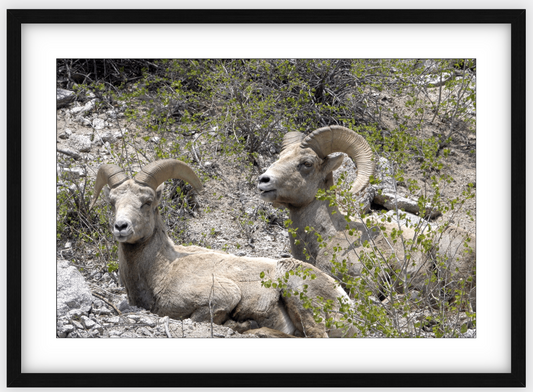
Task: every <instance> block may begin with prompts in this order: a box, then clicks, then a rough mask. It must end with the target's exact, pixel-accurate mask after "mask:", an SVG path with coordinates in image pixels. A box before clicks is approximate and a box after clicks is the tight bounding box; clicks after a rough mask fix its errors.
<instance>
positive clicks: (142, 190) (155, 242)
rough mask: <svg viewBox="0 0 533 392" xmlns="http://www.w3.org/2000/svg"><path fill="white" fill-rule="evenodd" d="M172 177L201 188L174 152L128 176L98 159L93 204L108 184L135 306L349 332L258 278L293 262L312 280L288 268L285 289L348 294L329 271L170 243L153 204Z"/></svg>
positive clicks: (292, 331) (289, 328)
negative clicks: (329, 324)
mask: <svg viewBox="0 0 533 392" xmlns="http://www.w3.org/2000/svg"><path fill="white" fill-rule="evenodd" d="M170 178H179V179H182V180H184V181H187V182H188V183H190V184H191V185H192V186H193V187H194V188H195V189H196V190H201V189H202V184H201V182H200V180H199V179H198V177H197V176H196V174H195V173H194V172H193V170H192V169H191V168H190V167H189V166H187V165H186V164H185V163H183V162H180V161H178V160H175V159H166V160H161V161H156V162H152V163H150V164H148V165H146V166H145V167H143V168H142V170H141V171H140V172H139V173H137V174H136V175H135V177H134V178H133V179H130V178H129V177H128V176H127V175H126V173H125V172H124V170H122V169H121V168H120V167H119V166H117V165H112V164H106V165H102V166H101V167H100V168H99V170H98V174H97V178H96V182H95V191H94V196H93V200H92V203H91V208H92V207H93V206H94V204H95V202H96V200H97V199H98V195H99V194H100V191H101V190H102V188H103V187H104V186H105V185H108V186H109V188H110V191H109V193H108V196H107V199H108V201H109V202H110V204H111V205H112V206H113V208H114V218H113V219H112V221H111V224H112V228H113V235H114V237H115V239H116V240H117V241H118V243H119V271H120V278H121V281H122V283H123V284H124V287H125V288H126V292H127V294H128V299H129V301H130V303H131V304H132V305H135V306H139V307H143V308H145V309H149V310H150V311H152V312H154V313H156V314H158V315H160V316H169V317H172V318H175V319H183V318H188V317H190V318H191V319H192V320H194V321H198V322H209V321H210V320H213V322H215V323H217V324H224V323H226V325H228V326H231V327H234V328H236V329H237V330H239V328H241V330H245V329H247V328H248V329H249V328H254V327H255V328H260V327H261V328H263V329H262V331H264V329H265V328H266V329H268V328H270V329H273V330H277V331H281V332H283V333H285V334H289V335H297V336H308V337H328V336H331V337H338V336H343V335H344V334H346V333H352V334H353V331H343V330H342V329H335V328H333V329H331V330H329V331H326V329H325V324H324V322H322V323H317V322H315V320H314V318H313V314H312V312H310V311H309V310H306V309H304V308H303V306H302V305H301V304H300V302H299V301H297V300H296V298H294V297H284V296H282V290H281V289H280V288H266V287H263V286H262V285H261V277H260V274H261V272H263V271H264V272H265V274H266V276H265V279H268V278H270V279H272V280H273V281H275V280H276V279H277V278H278V277H284V276H289V275H290V273H291V271H293V270H295V269H297V268H298V267H305V268H312V269H313V270H314V273H315V274H316V279H315V280H312V281H307V282H302V280H301V279H300V278H298V277H297V276H296V275H290V279H289V280H288V283H287V285H288V288H289V289H301V287H302V286H303V283H307V285H308V289H307V290H308V296H309V297H310V298H316V297H317V296H321V297H323V298H324V299H331V300H333V301H334V302H338V300H337V299H338V298H341V297H342V298H344V300H346V301H347V300H349V299H348V297H347V295H346V293H345V292H344V290H343V289H341V288H340V287H338V285H336V282H335V281H334V280H333V279H332V278H330V277H329V276H327V275H326V274H324V273H322V272H321V271H319V270H318V269H316V268H315V267H313V266H311V265H309V264H307V263H303V262H301V261H299V260H295V259H281V260H273V259H268V258H252V257H237V256H234V255H230V254H227V253H225V252H221V251H214V250H210V249H205V248H201V247H197V246H179V245H174V243H173V242H172V240H171V239H170V238H169V237H168V236H167V232H166V228H165V226H164V223H163V220H162V219H161V216H160V214H159V208H158V204H159V201H160V199H161V194H162V191H163V187H164V184H163V183H164V182H165V181H166V180H167V179H170ZM339 317H340V316H339ZM337 321H338V320H337ZM241 332H242V331H241ZM276 334H277V335H279V334H278V333H277V332H276V333H274V334H273V335H276Z"/></svg>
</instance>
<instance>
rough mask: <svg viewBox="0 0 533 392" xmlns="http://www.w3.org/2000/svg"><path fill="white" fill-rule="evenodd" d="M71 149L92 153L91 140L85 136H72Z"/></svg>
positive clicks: (70, 139) (69, 141)
mask: <svg viewBox="0 0 533 392" xmlns="http://www.w3.org/2000/svg"><path fill="white" fill-rule="evenodd" d="M68 143H69V147H71V148H73V149H74V150H77V151H80V152H88V151H91V139H90V138H89V137H88V136H85V135H76V134H74V135H72V136H71V137H70V138H69V139H68Z"/></svg>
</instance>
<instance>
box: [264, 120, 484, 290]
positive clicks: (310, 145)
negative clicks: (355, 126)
mask: <svg viewBox="0 0 533 392" xmlns="http://www.w3.org/2000/svg"><path fill="white" fill-rule="evenodd" d="M335 152H344V153H346V154H348V156H350V157H351V159H352V160H353V161H354V163H355V164H356V166H357V170H358V175H357V178H356V180H355V182H354V184H353V186H352V188H351V192H352V193H353V194H355V195H357V194H358V193H359V192H361V191H362V190H364V189H365V187H366V186H367V185H368V184H369V179H370V176H371V175H373V173H374V160H373V153H372V150H371V148H370V146H369V145H368V143H367V142H366V140H365V139H364V138H363V137H362V136H360V135H358V134H356V133H355V132H354V131H352V130H350V129H347V128H344V127H341V126H331V127H324V128H320V129H317V130H315V131H314V132H312V133H311V134H310V135H308V136H307V137H306V136H305V135H304V134H302V133H300V132H289V133H287V134H286V135H285V137H284V139H283V147H282V151H281V154H280V157H279V159H278V161H276V162H274V164H272V165H271V166H270V167H269V168H268V170H267V171H266V172H265V173H263V174H262V175H261V176H259V178H258V181H259V183H258V189H259V190H260V192H261V198H262V200H264V201H266V202H271V203H273V205H274V206H275V207H286V208H288V209H289V218H290V220H291V221H292V223H291V227H292V228H293V229H296V230H297V231H296V234H297V238H293V237H292V236H289V238H290V243H291V250H292V255H293V257H295V258H297V259H299V260H303V261H306V260H307V261H308V262H309V263H311V264H313V265H316V266H317V267H319V268H320V269H321V270H323V271H325V272H328V273H331V272H332V267H333V264H332V263H331V258H332V254H333V253H334V248H335V247H337V249H338V247H339V245H340V247H342V249H343V251H342V253H341V254H339V255H338V256H337V261H341V260H342V259H346V261H347V264H348V270H349V273H350V275H352V276H360V275H361V273H362V270H363V268H365V267H364V263H363V262H362V261H361V259H360V255H361V250H362V249H363V246H362V245H363V243H364V242H365V241H366V240H368V241H369V242H370V243H372V244H373V245H374V249H376V250H377V252H376V253H377V254H379V255H380V257H381V258H382V260H387V261H386V263H385V264H388V266H389V269H388V271H387V270H386V268H385V269H384V270H383V272H382V274H381V275H380V280H381V283H384V281H390V280H391V271H393V270H396V271H398V270H401V273H403V274H404V276H407V275H409V278H408V279H407V281H408V284H409V286H410V287H413V288H418V289H422V288H423V287H424V284H425V280H426V279H427V278H428V276H429V274H430V273H432V272H433V271H434V270H435V268H436V265H438V264H439V263H436V262H435V254H432V252H430V254H426V255H422V254H420V253H419V254H416V255H415V256H416V259H417V260H416V262H415V263H412V262H408V263H407V262H403V261H404V248H403V246H402V243H401V241H399V242H398V243H397V244H396V245H394V244H393V243H392V241H390V240H388V239H387V238H386V237H385V236H383V235H382V234H381V233H380V231H379V230H378V229H377V228H374V229H368V228H367V227H366V226H365V224H364V223H362V222H355V221H352V222H350V223H349V225H350V228H351V229H355V230H356V232H358V235H356V236H350V235H349V230H347V229H346V225H347V222H346V219H345V216H344V215H343V214H341V213H340V212H339V210H338V208H337V207H336V206H330V205H329V201H327V200H319V199H317V198H315V196H316V194H317V192H318V190H319V189H322V190H327V189H329V188H330V187H331V186H332V185H333V171H334V170H335V169H337V168H338V167H339V166H340V165H341V163H342V161H343V159H344V158H343V155H342V154H339V155H337V156H334V155H330V154H332V153H335ZM379 225H380V226H385V230H386V231H387V232H389V233H390V232H391V230H393V229H396V230H397V229H398V225H393V224H382V223H379ZM308 227H309V228H313V229H314V231H312V230H307V229H306V228H308ZM402 230H403V236H404V238H406V239H411V240H412V239H414V238H415V236H416V233H415V231H414V230H413V229H411V228H407V227H402ZM316 233H319V234H320V235H321V236H322V238H323V239H324V240H325V241H327V246H326V247H321V246H320V244H319V242H318V241H317V236H316ZM465 238H468V236H467V234H466V232H464V231H462V230H461V229H459V228H448V229H447V230H446V231H445V232H444V233H443V234H442V237H439V246H435V248H437V249H438V252H439V254H440V255H442V256H447V258H448V260H447V262H446V268H440V269H439V274H440V275H439V277H442V278H443V280H444V281H446V283H445V284H447V283H448V282H450V280H452V276H451V274H454V277H453V279H454V280H457V279H461V278H462V279H467V278H468V277H471V276H472V273H473V268H474V267H475V252H470V253H468V254H465V252H464V250H465V247H466V245H465ZM474 246H475V238H474V239H473V241H470V247H472V248H473V247H474ZM433 253H434V252H433ZM398 266H400V267H399V268H398ZM336 275H337V277H339V278H340V276H339V274H338V273H336ZM470 280H471V279H470ZM473 288H474V284H473V283H470V284H469V287H468V289H470V290H472V289H473ZM426 289H427V287H426ZM472 294H474V293H472Z"/></svg>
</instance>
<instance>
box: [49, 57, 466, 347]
mask: <svg viewBox="0 0 533 392" xmlns="http://www.w3.org/2000/svg"><path fill="white" fill-rule="evenodd" d="M61 64H62V63H59V67H58V90H57V194H58V202H57V203H58V206H57V209H58V233H57V234H58V235H57V279H58V280H57V292H58V301H57V336H58V337H61V338H64V337H70V338H78V337H109V338H117V337H122V338H123V337H127V338H133V337H139V338H142V337H150V338H171V337H172V338H187V337H204V338H250V337H265V336H264V335H261V334H260V333H259V334H255V335H253V334H240V333H238V332H235V331H233V330H231V329H230V328H227V327H223V326H219V325H216V324H215V325H211V324H209V323H194V322H192V321H191V320H189V319H187V320H173V319H169V318H168V317H159V316H157V315H155V314H152V313H150V312H149V311H147V310H145V309H140V308H136V307H133V306H130V305H129V304H128V301H127V296H126V292H125V289H124V287H123V286H122V285H121V284H120V279H119V275H120V271H119V270H118V269H117V267H118V265H117V249H116V243H115V242H114V240H113V238H112V234H111V232H110V231H109V230H108V223H107V220H108V219H109V218H110V217H111V216H112V213H111V211H110V210H109V208H108V207H106V205H105V202H104V201H103V200H102V199H101V200H100V201H99V203H98V204H97V206H98V207H97V208H96V211H91V212H89V211H88V203H89V200H90V197H91V195H92V187H93V184H94V178H95V174H96V171H97V169H98V167H99V165H100V164H102V163H116V164H119V165H121V166H123V165H125V166H126V167H127V168H128V170H131V171H138V170H139V168H140V167H141V165H143V164H145V163H147V162H150V161H152V160H155V159H158V158H161V157H174V158H179V159H182V160H186V161H187V162H189V163H190V165H191V166H192V167H193V169H194V170H195V172H196V173H198V175H199V176H200V177H201V179H202V181H203V183H204V191H203V192H201V193H200V194H197V195H195V194H193V192H192V191H191V189H190V187H188V186H186V185H185V184H184V183H183V182H180V181H178V180H172V181H169V182H168V183H167V185H166V189H165V200H164V202H163V204H162V206H161V210H162V215H163V217H164V219H165V223H166V224H167V226H168V228H169V232H170V233H171V236H172V239H173V240H174V242H175V243H180V244H184V245H186V244H194V245H200V246H203V247H209V248H212V249H217V250H223V251H225V252H228V253H231V254H235V255H237V256H264V257H270V258H280V257H289V256H290V246H289V239H288V236H289V234H288V232H287V229H286V228H285V226H284V222H285V220H286V219H287V212H286V210H280V209H276V208H274V207H272V206H271V205H270V204H268V203H264V202H262V201H261V200H260V198H259V194H258V191H257V189H256V185H257V177H258V175H260V174H261V173H262V172H263V171H264V170H266V168H268V166H269V165H270V164H272V163H273V162H274V161H275V160H276V159H277V158H278V156H279V152H280V138H279V137H275V134H274V132H272V133H269V134H268V136H266V137H263V136H264V134H260V138H259V139H260V140H258V141H256V142H257V146H256V147H254V148H252V150H253V153H252V154H249V150H248V152H247V150H246V148H247V147H249V144H250V143H251V141H250V140H251V138H244V139H243V138H242V137H241V134H238V133H237V132H236V131H235V128H232V127H230V126H228V124H226V125H224V124H222V123H221V125H220V126H217V125H213V124H206V126H205V128H203V129H202V128H199V127H195V126H191V123H190V122H185V121H184V120H183V119H184V117H185V114H184V113H185V112H186V111H187V105H189V106H188V108H189V109H190V105H192V103H190V102H188V101H181V102H177V101H175V102H174V103H172V100H170V101H168V102H167V105H166V106H165V108H166V110H167V109H168V108H169V107H170V106H172V105H173V104H174V105H175V107H174V108H173V109H168V110H167V112H165V113H166V116H167V117H168V116H174V117H173V118H174V119H175V122H173V123H172V124H173V125H172V126H170V127H168V128H164V129H163V128H162V127H160V126H159V127H158V126H146V124H147V123H146V122H142V121H140V120H139V119H138V118H135V116H132V112H131V108H132V107H135V108H136V110H138V112H137V113H145V114H146V115H147V116H148V114H149V113H152V112H151V111H152V110H153V108H152V107H151V106H150V102H152V101H150V99H151V96H150V94H151V93H152V90H150V89H148V90H147V91H148V92H147V93H142V94H140V95H139V94H137V95H135V94H134V92H135V91H137V90H138V89H139V88H140V87H139V84H137V82H136V81H135V80H131V81H125V82H123V85H122V88H123V90H121V91H123V94H126V92H129V93H130V94H132V97H133V98H131V99H128V100H122V101H121V100H119V99H117V98H116V97H115V98H113V99H109V97H108V96H106V95H105V94H101V92H100V91H99V90H98V89H92V90H91V89H80V88H79V85H82V84H83V83H85V84H83V85H87V84H88V80H89V78H88V77H87V78H85V79H83V78H81V77H80V76H77V77H75V76H74V74H73V72H70V71H69V72H70V77H68V76H66V72H65V69H64V68H61ZM422 66H424V67H426V68H428V69H430V68H431V67H432V64H431V63H423V64H422ZM453 72H455V71H450V72H448V73H446V74H443V73H442V72H440V73H431V72H430V70H429V71H427V72H425V73H422V74H421V76H420V78H421V79H420V80H421V83H423V84H424V85H423V86H425V87H424V88H423V89H422V90H424V91H425V93H424V94H425V96H424V97H418V98H419V99H420V100H421V101H422V98H423V99H425V100H426V101H425V102H426V103H425V105H427V102H428V101H429V102H440V101H439V100H441V101H442V100H444V95H445V92H443V86H444V85H443V84H440V83H441V82H444V81H445V80H446V78H451V77H452V76H453V75H454V74H453ZM461 72H467V71H464V70H463V71H461ZM468 72H472V71H471V70H470V71H468ZM443 75H444V76H443ZM462 75H463V76H464V74H462ZM469 75H474V76H473V77H472V76H470V77H469V79H468V83H469V85H470V84H471V83H475V73H474V74H471V73H469ZM454 77H455V76H454ZM431 78H433V79H431ZM458 79H461V78H460V77H458ZM464 79H466V77H465V78H464ZM454 80H455V79H454ZM106 83H107V82H106ZM183 83H185V82H183ZM108 84H109V83H108ZM124 86H125V87H124ZM367 88H370V87H368V86H367V85H365V86H362V87H360V89H361V91H363V92H362V93H361V94H360V95H359V96H358V95H356V94H355V93H354V91H356V90H353V91H351V92H347V93H345V94H344V95H343V97H342V99H343V102H345V103H346V102H347V103H348V107H351V108H354V109H353V110H354V117H360V118H361V119H362V120H361V124H365V122H364V121H363V120H364V119H365V118H366V117H365V115H366V114H365V110H366V111H368V112H372V113H374V114H372V117H373V120H378V123H379V124H380V130H381V133H382V134H383V135H384V137H387V132H390V131H392V130H393V129H395V128H398V123H399V122H401V123H402V127H403V128H402V129H403V130H404V132H408V133H410V134H412V135H415V136H417V137H420V138H429V137H431V136H434V135H447V134H448V133H449V134H450V136H449V137H448V138H446V139H441V141H442V143H443V147H441V151H443V150H442V149H443V148H444V149H446V150H447V151H446V157H445V159H444V160H443V162H444V166H443V168H442V170H441V174H442V173H444V174H447V175H449V176H451V177H453V180H451V181H450V182H449V183H448V185H447V186H446V187H444V188H441V189H440V191H441V193H442V195H443V197H444V198H448V197H449V198H453V197H455V196H456V195H458V194H460V193H461V192H463V191H464V190H465V189H466V188H468V186H469V185H468V184H473V186H474V187H475V173H476V155H475V151H476V136H475V132H473V131H475V106H471V107H470V109H468V110H470V111H469V112H468V110H467V111H464V112H463V113H464V115H463V117H461V118H459V116H456V117H455V118H452V119H451V120H450V118H449V117H446V116H443V117H440V114H439V113H438V112H437V111H433V113H432V114H431V115H430V117H434V118H433V121H431V122H429V121H428V122H425V123H424V124H423V126H417V125H416V118H415V117H414V116H413V112H415V111H416V110H417V109H419V108H420V104H419V103H411V101H413V97H412V95H410V94H408V93H397V92H395V91H394V90H393V89H390V90H381V91H379V90H375V91H371V92H369V91H365V89H367ZM474 88H475V84H474ZM450 89H451V90H453V89H455V90H453V91H452V92H451V93H450V96H451V95H453V94H455V97H456V101H459V100H460V99H459V98H460V97H461V95H460V94H461V91H462V90H461V89H464V83H463V84H461V83H456V84H455V85H454V86H452V87H450ZM117 91H118V90H117ZM324 91H327V89H325V90H324ZM361 97H363V98H364V99H367V101H365V102H367V107H366V108H363V109H362V104H361V100H362V98H361ZM191 99H192V98H191ZM369 99H370V101H369ZM191 102H192V101H191ZM350 105H352V106H350ZM373 105H375V106H377V107H379V118H374V117H376V114H375V113H376V111H375V110H374V111H372V110H373V109H374V107H373ZM206 111H207V114H208V115H209V113H217V116H219V115H220V113H221V111H222V110H221V108H216V107H212V108H206ZM178 112H179V115H177V114H176V113H178ZM169 113H170V114H169ZM398 116H403V117H402V118H403V119H405V118H409V121H407V120H402V121H403V122H402V121H399V120H398V118H399V117H398ZM147 118H148V117H147ZM152 120H153V119H149V121H152ZM181 120H183V121H181ZM147 121H148V120H147ZM180 121H181V122H180ZM365 121H366V120H365ZM449 121H452V122H453V123H452V124H450V123H449ZM472 122H473V123H474V128H473V129H472V125H471V124H472ZM280 124H281V123H280V122H278V123H276V125H275V126H273V128H272V130H276V132H278V133H279V134H280V135H281V136H282V135H283V134H284V132H286V131H287V129H286V128H284V126H283V125H280ZM152 125H153V124H152ZM162 129H163V131H162ZM312 130H313V129H308V130H307V132H310V131H312ZM450 130H452V131H453V132H449V131H450ZM269 132H270V131H269ZM234 136H235V137H234ZM228 140H232V142H234V143H237V142H238V143H240V144H242V145H243V147H245V148H243V149H241V150H239V149H238V148H234V147H232V148H233V150H232V151H229V150H228V149H227V148H226V147H227V145H228V143H229V142H228ZM238 143H237V144H238ZM122 164H123V165H122ZM390 165H393V163H391V162H390V161H388V160H387V159H386V158H385V157H384V156H382V157H381V160H380V165H378V168H379V173H378V176H379V177H381V178H382V179H383V183H389V184H390V183H392V182H394V183H395V184H396V185H397V189H398V193H396V194H394V195H392V196H391V197H392V198H393V199H394V198H397V199H398V201H403V202H404V204H402V208H403V209H404V210H405V211H408V212H411V213H412V214H414V215H413V218H415V217H416V219H420V217H418V216H416V215H417V213H418V210H417V209H418V206H417V198H416V197H417V195H416V194H413V193H412V192H411V191H410V190H409V189H408V188H409V187H408V184H409V181H410V180H415V181H417V182H418V183H420V184H424V182H425V178H426V177H425V176H426V173H425V172H424V157H423V156H421V157H419V158H418V159H416V160H413V161H412V162H408V163H407V164H406V174H405V179H404V180H403V181H400V182H397V181H396V180H395V179H393V178H391V177H390ZM342 172H345V175H346V178H347V181H348V182H349V181H353V179H354V178H355V177H356V175H357V174H356V173H357V171H356V168H355V167H354V165H353V163H352V162H351V160H349V159H347V158H346V159H345V161H344V164H343V166H342V167H341V168H340V169H339V170H338V171H337V172H336V173H335V176H336V178H338V177H339V176H340V175H341V173H342ZM378 188H379V186H378ZM381 188H382V189H385V188H384V186H381ZM422 189H423V188H422ZM384 194H386V192H384ZM375 195H376V192H374V193H373V194H372V197H371V198H370V199H369V208H370V212H371V213H372V212H378V211H380V210H389V209H393V207H391V203H390V198H389V199H387V198H386V197H383V196H382V197H377V198H376V197H375ZM393 204H395V203H393ZM448 220H451V221H452V223H453V224H456V225H461V226H462V227H464V228H466V229H467V230H469V231H471V232H475V198H474V199H470V200H467V201H466V202H465V204H464V205H463V207H462V209H461V210H460V211H456V210H455V211H447V212H444V214H443V215H440V216H439V217H435V218H434V219H431V220H430V221H428V223H430V224H435V225H438V224H439V223H440V222H444V221H448ZM426 335H427V336H428V337H431V336H434V334H432V333H431V332H428V333H427V334H426ZM463 336H464V337H475V329H473V326H472V325H470V329H469V330H468V331H466V332H465V333H463Z"/></svg>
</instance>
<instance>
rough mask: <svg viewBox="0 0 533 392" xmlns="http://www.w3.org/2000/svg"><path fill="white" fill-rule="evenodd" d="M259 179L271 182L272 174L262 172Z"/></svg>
mask: <svg viewBox="0 0 533 392" xmlns="http://www.w3.org/2000/svg"><path fill="white" fill-rule="evenodd" d="M258 180H259V183H260V184H261V183H267V182H270V176H268V175H266V174H261V175H260V176H259V178H258Z"/></svg>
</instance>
